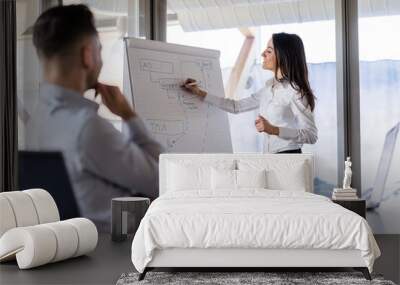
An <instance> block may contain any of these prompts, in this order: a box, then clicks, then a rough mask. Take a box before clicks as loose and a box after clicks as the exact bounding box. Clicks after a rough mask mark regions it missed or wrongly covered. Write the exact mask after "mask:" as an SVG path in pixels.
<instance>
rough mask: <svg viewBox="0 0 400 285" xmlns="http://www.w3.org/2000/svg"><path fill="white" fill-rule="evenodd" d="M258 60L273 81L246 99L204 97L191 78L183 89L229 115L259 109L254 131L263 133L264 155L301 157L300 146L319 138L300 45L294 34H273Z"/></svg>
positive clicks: (209, 95) (301, 43) (302, 47)
mask: <svg viewBox="0 0 400 285" xmlns="http://www.w3.org/2000/svg"><path fill="white" fill-rule="evenodd" d="M261 56H262V57H263V59H264V60H263V69H266V70H271V71H273V72H274V77H273V78H272V79H270V80H268V81H267V82H266V84H265V87H263V88H262V89H261V90H259V91H258V92H257V93H255V94H252V95H251V96H250V97H248V98H244V99H241V100H238V101H236V100H232V99H227V98H221V97H217V96H213V95H212V94H207V92H206V91H204V90H202V89H201V88H199V86H198V85H197V83H196V81H195V80H194V79H190V78H189V79H187V80H186V81H185V82H184V84H183V85H182V87H183V88H184V89H185V90H187V91H188V92H190V93H192V94H195V95H197V96H199V97H201V98H203V99H204V101H206V102H208V103H211V104H213V105H215V106H216V107H218V108H220V109H222V110H225V111H227V112H230V113H234V114H237V113H242V112H247V111H250V110H254V109H259V115H258V117H257V119H256V121H255V127H256V129H257V131H258V132H261V133H265V136H264V138H265V139H264V152H265V153H301V147H302V146H303V144H314V143H315V142H316V141H317V138H318V130H317V127H316V126H315V122H314V113H313V111H314V108H315V96H314V94H313V92H312V90H311V88H310V83H309V82H308V69H307V64H306V56H305V52H304V46H303V42H302V40H301V39H300V37H299V36H297V35H295V34H287V33H277V34H273V35H272V38H271V39H270V40H269V41H268V45H267V48H266V50H265V51H264V52H263V53H262V55H261Z"/></svg>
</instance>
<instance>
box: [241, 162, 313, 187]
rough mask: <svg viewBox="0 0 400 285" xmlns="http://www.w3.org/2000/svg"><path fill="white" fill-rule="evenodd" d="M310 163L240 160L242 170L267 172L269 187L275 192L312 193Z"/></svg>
mask: <svg viewBox="0 0 400 285" xmlns="http://www.w3.org/2000/svg"><path fill="white" fill-rule="evenodd" d="M309 164H310V162H309V161H308V160H294V159H292V158H290V159H287V158H285V159H283V158H282V159H281V158H274V159H270V158H268V159H240V160H238V168H239V169H240V170H263V169H265V170H266V171H267V187H266V188H268V189H273V190H292V191H307V189H310V190H309V191H311V189H312V187H311V183H312V181H310V179H309V177H310V171H311V169H310V165H309Z"/></svg>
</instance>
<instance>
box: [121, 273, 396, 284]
mask: <svg viewBox="0 0 400 285" xmlns="http://www.w3.org/2000/svg"><path fill="white" fill-rule="evenodd" d="M138 276H139V274H138V273H127V274H122V275H121V277H120V278H119V279H118V281H117V284H116V285H134V284H140V285H145V284H157V285H163V284H171V285H178V284H179V285H186V284H213V285H218V284H221V285H233V284H238V285H239V284H240V285H246V284H252V285H253V284H267V285H278V284H279V285H297V284H321V285H322V284H324V285H336V284H337V285H350V284H351V285H358V284H368V285H370V284H374V285H375V284H376V285H395V283H393V282H392V281H388V280H384V279H383V277H382V276H380V275H372V278H373V280H372V281H368V280H366V279H365V278H364V276H363V275H362V274H361V273H360V272H148V273H147V274H146V277H145V279H144V280H142V281H138Z"/></svg>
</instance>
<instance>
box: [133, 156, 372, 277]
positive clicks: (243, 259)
mask: <svg viewBox="0 0 400 285" xmlns="http://www.w3.org/2000/svg"><path fill="white" fill-rule="evenodd" d="M269 156H271V157H273V158H274V159H276V157H277V155H274V154H247V153H246V154H162V155H161V156H160V162H159V170H160V194H163V193H165V191H166V189H165V185H166V179H167V177H166V167H167V163H168V161H170V160H172V161H173V160H176V159H178V160H182V159H188V160H196V159H229V158H231V159H240V158H252V157H254V158H260V157H262V158H268V157H269ZM284 156H286V155H285V154H279V157H281V158H284ZM290 157H291V159H297V160H306V161H308V162H309V166H310V170H311V171H310V177H309V178H310V181H313V178H314V161H313V156H312V154H290ZM286 158H287V157H286ZM313 190H314V189H313V183H310V189H307V191H309V192H313ZM344 267H345V268H353V269H355V270H357V271H361V272H362V273H363V275H364V277H365V278H366V279H367V280H371V275H370V273H369V270H368V268H367V267H366V264H365V262H364V260H363V259H362V257H361V252H360V251H359V250H348V249H346V250H329V249H253V248H218V249H216V248H209V249H198V248H169V249H162V250H160V249H158V250H156V251H155V252H154V256H153V259H152V260H151V262H150V263H149V264H148V265H147V267H146V268H145V270H144V271H143V273H141V274H140V275H139V280H143V279H144V277H145V275H146V273H147V272H148V271H150V270H154V269H161V268H162V269H166V268H169V269H171V268H176V269H179V268H181V269H185V270H187V269H199V268H201V269H207V270H211V271H213V269H216V270H217V269H221V268H224V269H230V270H229V271H232V270H233V271H254V269H257V270H258V271H265V269H269V270H271V269H278V268H279V269H282V268H284V269H285V270H286V271H290V269H296V268H297V269H298V268H301V269H304V268H306V269H307V268H309V269H310V271H312V269H316V268H318V269H321V268H326V269H337V268H344ZM321 271H323V270H321Z"/></svg>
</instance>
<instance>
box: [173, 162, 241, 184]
mask: <svg viewBox="0 0 400 285" xmlns="http://www.w3.org/2000/svg"><path fill="white" fill-rule="evenodd" d="M235 165H236V161H234V160H229V161H227V160H215V161H210V160H204V161H201V160H198V161H195V162H191V161H188V160H181V161H174V162H172V161H170V162H168V165H167V166H168V169H167V191H185V190H194V189H196V190H210V189H211V168H215V169H226V170H229V169H234V168H235Z"/></svg>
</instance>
